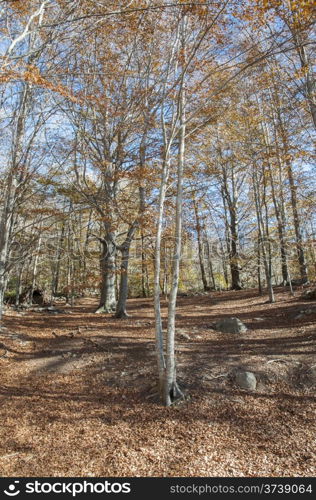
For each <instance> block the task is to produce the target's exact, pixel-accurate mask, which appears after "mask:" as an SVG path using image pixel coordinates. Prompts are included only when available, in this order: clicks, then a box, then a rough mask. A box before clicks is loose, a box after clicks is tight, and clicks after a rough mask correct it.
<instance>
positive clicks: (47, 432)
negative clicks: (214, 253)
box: [0, 290, 316, 477]
mask: <svg viewBox="0 0 316 500" xmlns="http://www.w3.org/2000/svg"><path fill="white" fill-rule="evenodd" d="M276 298H277V302H276V303H275V304H273V305H271V304H268V303H266V297H259V296H258V295H257V294H256V292H255V291H240V292H222V293H221V292H216V293H210V294H207V295H200V296H195V297H181V298H180V299H179V307H178V314H177V327H178V334H177V339H178V344H177V357H178V376H179V380H180V382H181V383H182V387H184V389H185V391H186V394H187V396H188V399H187V400H186V401H185V402H183V403H181V404H179V405H177V406H174V407H171V408H164V407H162V406H161V405H160V404H159V402H158V401H157V399H156V394H155V380H156V375H155V369H156V364H155V353H154V319H153V307H152V301H151V299H132V300H130V301H129V304H128V305H129V312H130V314H131V317H130V318H128V319H125V320H117V319H114V318H113V317H111V316H110V315H95V314H93V311H94V310H95V307H96V303H95V301H94V300H92V299H82V300H80V301H78V303H77V304H76V305H75V306H74V307H73V308H65V306H62V305H58V306H57V307H59V308H61V309H63V311H62V312H61V313H59V314H58V313H55V312H49V311H39V312H35V311H33V312H15V311H8V312H7V314H6V316H5V321H4V324H5V327H6V329H4V330H2V332H1V333H0V356H1V357H0V418H1V427H0V472H1V475H2V476H91V477H93V476H106V477H109V476H232V477H234V476H315V464H316V460H315V458H316V455H315V449H316V446H315V445H316V442H315V441H316V432H315V431H316V419H315V409H316V397H315V384H314V383H313V380H312V379H310V378H309V376H308V374H309V373H310V370H311V369H312V368H313V367H314V368H315V366H316V348H315V347H316V346H315V339H316V331H315V320H316V315H315V310H313V311H312V312H311V311H309V314H300V311H301V310H306V309H308V308H310V307H311V303H308V302H307V301H305V302H304V301H302V300H300V298H299V293H296V297H294V298H293V297H291V296H290V295H289V294H288V293H287V292H284V291H281V290H279V291H278V292H277V294H276ZM164 313H165V311H164ZM226 316H238V317H239V318H240V319H241V320H242V321H243V322H244V323H245V324H246V325H247V326H248V328H249V329H248V331H247V332H246V333H243V334H242V335H236V334H235V335H234V334H222V333H220V332H217V331H215V330H214V329H212V326H213V324H214V322H215V321H217V320H218V319H220V318H223V317H226ZM240 367H244V368H245V367H246V368H248V369H251V370H253V371H254V372H255V373H256V375H257V376H258V378H259V384H258V387H257V390H256V391H255V392H247V391H244V390H241V389H240V388H238V387H237V386H236V384H235V382H234V377H233V374H234V371H235V370H236V369H238V368H240Z"/></svg>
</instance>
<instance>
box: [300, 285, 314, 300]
mask: <svg viewBox="0 0 316 500" xmlns="http://www.w3.org/2000/svg"><path fill="white" fill-rule="evenodd" d="M302 298H303V299H307V300H316V288H315V290H307V291H306V292H304V293H303V295H302Z"/></svg>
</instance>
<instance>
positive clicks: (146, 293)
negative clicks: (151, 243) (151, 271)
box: [141, 230, 149, 297]
mask: <svg viewBox="0 0 316 500" xmlns="http://www.w3.org/2000/svg"><path fill="white" fill-rule="evenodd" d="M141 254H142V255H141V259H142V264H141V265H142V296H143V297H148V296H149V286H148V285H149V283H148V268H147V263H146V253H145V245H144V233H143V230H141Z"/></svg>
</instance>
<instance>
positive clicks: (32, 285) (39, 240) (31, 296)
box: [29, 236, 42, 304]
mask: <svg viewBox="0 0 316 500" xmlns="http://www.w3.org/2000/svg"><path fill="white" fill-rule="evenodd" d="M41 244H42V237H41V236H40V237H39V239H38V243H37V247H36V251H35V257H34V263H33V267H32V276H31V291H30V296H29V300H30V304H32V302H33V292H34V289H35V284H36V277H37V268H38V260H39V252H40V249H41Z"/></svg>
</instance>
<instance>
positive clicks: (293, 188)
mask: <svg viewBox="0 0 316 500" xmlns="http://www.w3.org/2000/svg"><path fill="white" fill-rule="evenodd" d="M273 96H274V100H275V108H276V120H277V124H276V127H277V130H278V132H279V135H280V138H281V142H282V150H283V151H282V153H283V158H284V160H283V161H284V163H285V166H286V172H287V177H288V181H289V186H290V195H291V208H292V213H293V222H294V230H295V238H296V248H297V256H298V263H299V269H300V276H301V279H302V281H307V280H308V274H307V265H306V259H305V253H304V248H303V237H302V230H301V220H300V216H299V212H298V203H297V185H296V182H295V179H294V174H293V168H292V163H291V159H290V147H289V144H288V137H287V131H286V129H285V125H284V121H283V117H282V112H281V103H280V99H279V95H278V92H277V88H276V87H275V88H274V95H273Z"/></svg>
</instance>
